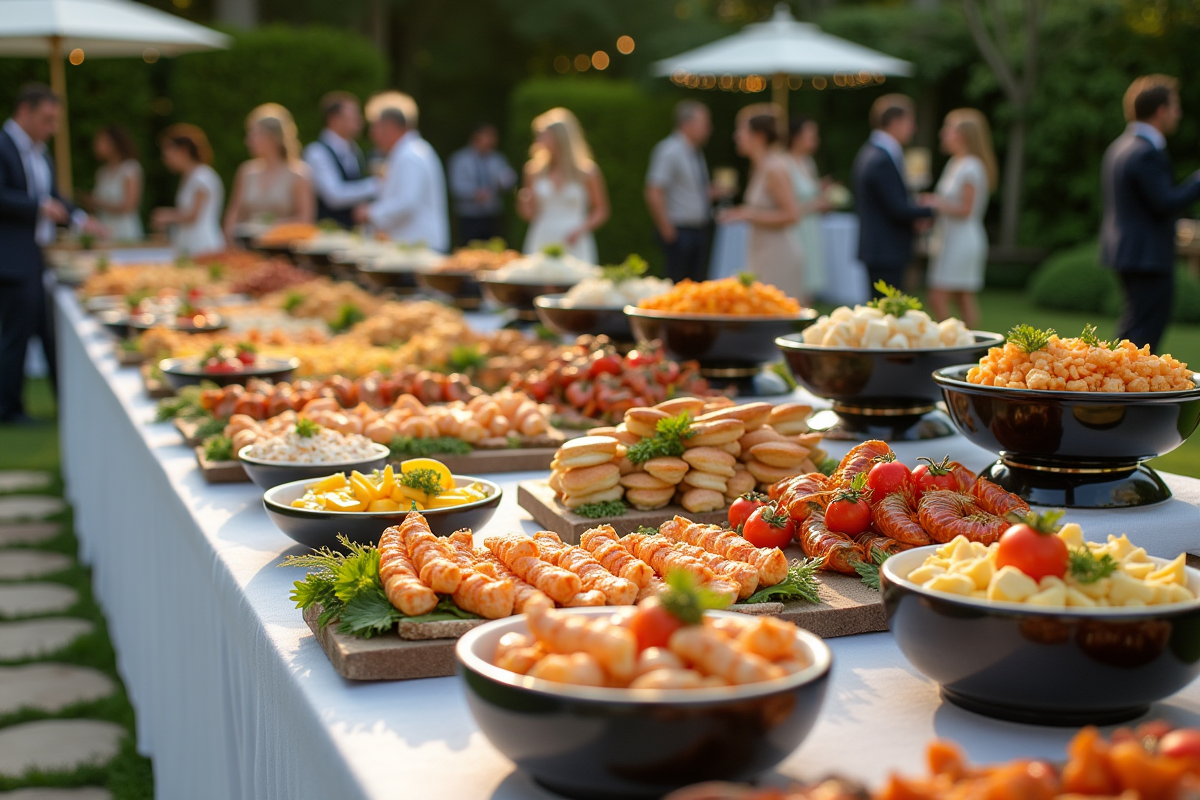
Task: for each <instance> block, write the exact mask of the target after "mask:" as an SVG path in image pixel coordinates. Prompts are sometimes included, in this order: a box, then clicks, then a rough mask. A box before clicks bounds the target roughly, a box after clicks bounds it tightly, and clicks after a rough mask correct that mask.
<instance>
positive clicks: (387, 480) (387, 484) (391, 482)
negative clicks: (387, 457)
mask: <svg viewBox="0 0 1200 800" xmlns="http://www.w3.org/2000/svg"><path fill="white" fill-rule="evenodd" d="M395 488H396V473H395V472H394V471H393V470H392V465H391V464H388V465H387V466H386V467H384V468H383V474H381V475H380V476H379V497H380V498H381V499H382V498H385V497H391V496H392V491H393V490H394V489H395Z"/></svg>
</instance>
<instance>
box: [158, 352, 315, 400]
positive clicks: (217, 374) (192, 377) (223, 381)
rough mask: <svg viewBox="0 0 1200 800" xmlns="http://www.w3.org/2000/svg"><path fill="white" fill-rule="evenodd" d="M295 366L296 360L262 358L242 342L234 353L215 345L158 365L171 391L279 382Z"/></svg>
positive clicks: (288, 376) (167, 359)
mask: <svg viewBox="0 0 1200 800" xmlns="http://www.w3.org/2000/svg"><path fill="white" fill-rule="evenodd" d="M299 366H300V361H299V359H296V358H275V357H272V356H262V355H259V354H258V353H257V352H256V351H255V348H254V347H253V346H252V345H249V344H245V343H243V344H242V345H240V346H239V347H238V348H237V349H236V350H235V349H233V348H229V347H224V346H222V345H219V344H217V345H213V346H212V347H210V348H209V349H208V350H206V351H205V352H204V353H202V354H201V355H200V356H197V357H184V358H166V359H163V360H162V361H160V362H158V369H159V371H160V372H161V373H162V376H163V381H164V382H165V383H166V384H167V386H169V387H170V388H171V389H172V390H173V391H175V392H178V391H179V390H180V389H182V388H183V387H185V386H196V385H198V384H200V383H201V382H209V383H212V384H215V385H216V386H229V385H231V384H235V383H236V384H245V383H246V382H248V381H250V380H252V379H257V380H260V381H283V380H287V379H288V378H290V377H291V376H292V374H293V373H295V371H296V369H297V368H298V367H299Z"/></svg>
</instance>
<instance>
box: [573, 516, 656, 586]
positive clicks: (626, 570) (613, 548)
mask: <svg viewBox="0 0 1200 800" xmlns="http://www.w3.org/2000/svg"><path fill="white" fill-rule="evenodd" d="M579 543H580V544H581V545H582V546H583V549H585V550H587V551H588V552H589V553H591V554H592V557H593V558H595V559H596V560H597V561H599V562H600V565H601V566H603V567H604V568H605V569H606V570H608V571H609V572H610V573H612V574H613V575H616V576H617V577H620V578H624V579H625V580H627V581H633V583H634V585H636V586H637V587H638V589H639V590H642V589H645V588H646V587H647V586H649V585H650V581H651V580H653V579H654V569H653V568H652V567H651V566H650V565H649V564H647V563H645V562H644V561H642V560H641V559H639V558H637V557H636V556H634V555H633V554H632V553H630V552H629V551H628V550H626V549H625V548H624V547H622V546H621V543H620V541H619V540H618V538H617V532H616V531H615V530H613V528H612V526H611V525H601V526H599V527H598V528H592V529H590V530H587V531H584V532H583V536H581V537H580V539H579Z"/></svg>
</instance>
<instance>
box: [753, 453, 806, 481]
mask: <svg viewBox="0 0 1200 800" xmlns="http://www.w3.org/2000/svg"><path fill="white" fill-rule="evenodd" d="M746 469H748V470H750V474H751V475H753V476H754V477H755V478H757V479H758V482H759V483H767V484H771V483H779V481H781V480H783V479H784V478H790V477H792V476H793V475H800V474H801V472H800V469H799V467H798V466H797V467H791V468H789V467H773V466H771V465H770V464H764V463H763V462H761V461H759V460H758V459H756V458H752V459H750V460H749V461H747V462H746Z"/></svg>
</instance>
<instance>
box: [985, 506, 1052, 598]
mask: <svg viewBox="0 0 1200 800" xmlns="http://www.w3.org/2000/svg"><path fill="white" fill-rule="evenodd" d="M1057 517H1058V515H1057V514H1055V515H1052V516H1049V517H1048V516H1045V515H1041V514H1037V513H1035V512H1031V513H1029V514H1026V515H1025V516H1024V517H1023V519H1022V521H1021V522H1018V523H1017V524H1016V525H1013V526H1012V527H1011V528H1009V529H1008V530H1006V531H1005V532H1004V533H1003V535H1001V536H1000V544H999V545H998V546H997V548H996V569H998V570H999V569H1003V568H1004V567H1016V568H1017V569H1019V570H1020V571H1021V572H1024V573H1025V574H1026V575H1028V576H1029V577H1031V578H1033V579H1034V580H1035V581H1040V580H1041V579H1042V578H1044V577H1046V576H1047V575H1053V576H1054V577H1056V578H1061V577H1062V576H1064V575H1066V574H1067V555H1068V554H1067V543H1066V542H1064V541H1063V540H1062V539H1061V538H1059V537H1058V536H1055V535H1054V534H1055V533H1056V530H1057V529H1056V527H1055V525H1054V521H1055V520H1056V519H1057Z"/></svg>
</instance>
